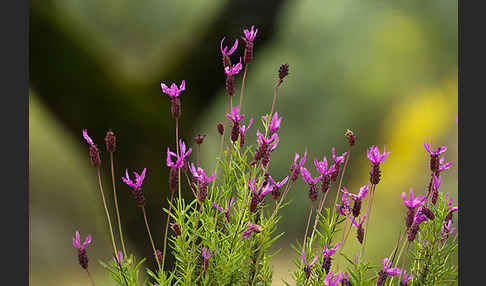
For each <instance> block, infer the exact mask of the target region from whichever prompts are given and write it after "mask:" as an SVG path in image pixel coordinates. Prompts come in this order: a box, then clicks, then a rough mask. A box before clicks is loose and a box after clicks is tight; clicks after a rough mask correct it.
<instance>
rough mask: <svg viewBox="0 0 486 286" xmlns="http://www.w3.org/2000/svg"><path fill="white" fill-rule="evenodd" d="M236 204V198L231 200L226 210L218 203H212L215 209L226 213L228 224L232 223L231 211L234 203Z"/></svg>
mask: <svg viewBox="0 0 486 286" xmlns="http://www.w3.org/2000/svg"><path fill="white" fill-rule="evenodd" d="M234 202H235V198H231V200H230V201H229V202H228V207H227V208H226V209H223V208H222V207H220V206H219V205H218V204H217V203H212V204H213V206H214V207H215V208H217V209H218V210H219V211H220V212H222V213H224V215H225V216H226V220H227V221H228V222H231V217H230V209H231V206H232V205H233V203H234Z"/></svg>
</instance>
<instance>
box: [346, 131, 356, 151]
mask: <svg viewBox="0 0 486 286" xmlns="http://www.w3.org/2000/svg"><path fill="white" fill-rule="evenodd" d="M344 136H346V138H348V144H349V146H350V147H353V146H354V145H355V144H356V134H354V132H353V131H351V130H349V129H347V130H346V133H344Z"/></svg>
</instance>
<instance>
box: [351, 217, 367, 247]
mask: <svg viewBox="0 0 486 286" xmlns="http://www.w3.org/2000/svg"><path fill="white" fill-rule="evenodd" d="M365 219H366V216H364V217H362V218H358V221H356V218H354V217H353V218H351V217H350V218H349V220H350V221H351V223H352V225H354V226H355V227H356V237H357V238H358V241H359V243H361V244H362V243H363V239H364V229H363V223H364V222H365Z"/></svg>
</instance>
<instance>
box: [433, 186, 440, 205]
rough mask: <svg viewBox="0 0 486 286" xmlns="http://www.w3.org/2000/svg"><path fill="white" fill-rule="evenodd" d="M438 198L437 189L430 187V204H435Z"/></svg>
mask: <svg viewBox="0 0 486 286" xmlns="http://www.w3.org/2000/svg"><path fill="white" fill-rule="evenodd" d="M438 198H439V191H438V190H436V189H435V188H433V189H432V204H433V205H435V204H436V203H437V199H438Z"/></svg>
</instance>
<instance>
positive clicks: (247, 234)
mask: <svg viewBox="0 0 486 286" xmlns="http://www.w3.org/2000/svg"><path fill="white" fill-rule="evenodd" d="M261 231H262V227H261V226H260V225H258V224H252V223H249V224H248V228H247V229H246V231H245V232H244V233H243V235H242V236H241V238H248V237H250V236H251V234H252V233H253V232H256V233H259V232H261Z"/></svg>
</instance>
